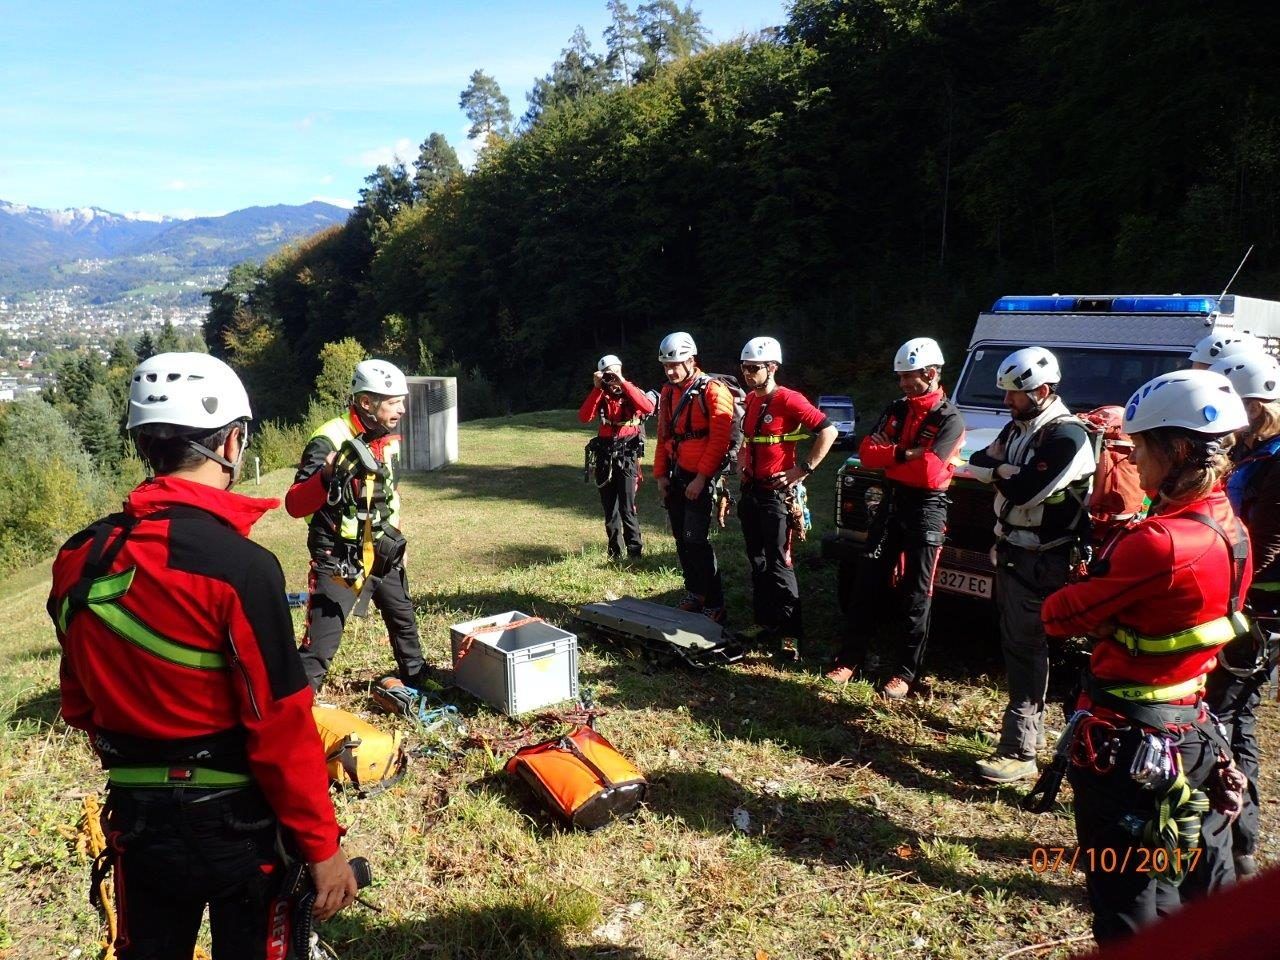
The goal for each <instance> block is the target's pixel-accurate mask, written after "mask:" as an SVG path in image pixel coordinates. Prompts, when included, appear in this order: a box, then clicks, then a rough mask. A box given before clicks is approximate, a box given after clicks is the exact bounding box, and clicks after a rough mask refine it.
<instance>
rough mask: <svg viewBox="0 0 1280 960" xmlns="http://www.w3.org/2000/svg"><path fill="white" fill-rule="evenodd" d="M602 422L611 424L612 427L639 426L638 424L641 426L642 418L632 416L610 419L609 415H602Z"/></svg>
mask: <svg viewBox="0 0 1280 960" xmlns="http://www.w3.org/2000/svg"><path fill="white" fill-rule="evenodd" d="M600 422H601V423H604V424H607V425H608V426H611V427H638V426H640V419H639V418H638V417H632V418H631V419H630V420H610V419H609V418H608V417H601V418H600Z"/></svg>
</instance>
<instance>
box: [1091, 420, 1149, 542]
mask: <svg viewBox="0 0 1280 960" xmlns="http://www.w3.org/2000/svg"><path fill="white" fill-rule="evenodd" d="M1076 417H1077V419H1078V420H1079V421H1080V422H1081V423H1082V424H1084V428H1085V430H1087V431H1088V432H1089V437H1090V439H1092V440H1093V444H1094V452H1095V454H1096V455H1097V459H1098V466H1097V468H1096V469H1095V470H1094V472H1093V488H1092V492H1091V493H1090V494H1089V500H1088V507H1089V516H1090V518H1091V519H1092V521H1093V534H1092V539H1093V542H1094V544H1095V545H1098V546H1100V545H1102V544H1104V543H1106V542H1107V541H1108V540H1109V539H1110V538H1111V535H1112V534H1113V533H1114V532H1115V531H1116V529H1118V528H1119V527H1123V526H1124V525H1125V524H1127V523H1128V522H1129V521H1130V520H1132V519H1133V518H1134V517H1135V516H1137V515H1138V514H1139V513H1141V512H1142V505H1143V503H1144V502H1145V500H1146V493H1145V492H1144V491H1143V489H1142V485H1141V484H1140V483H1139V482H1138V466H1137V464H1135V463H1134V462H1133V458H1132V456H1131V454H1132V452H1133V440H1132V439H1131V438H1130V437H1129V435H1128V434H1127V433H1125V432H1124V408H1122V407H1118V406H1113V405H1108V406H1104V407H1097V408H1096V409H1094V410H1090V411H1089V412H1088V413H1080V414H1076Z"/></svg>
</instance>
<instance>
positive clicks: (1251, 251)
mask: <svg viewBox="0 0 1280 960" xmlns="http://www.w3.org/2000/svg"><path fill="white" fill-rule="evenodd" d="M1251 253H1253V244H1252V243H1251V244H1249V249H1248V250H1246V251H1245V252H1244V256H1243V257H1241V258H1240V266H1238V267H1236V272H1235V273H1233V274H1232V275H1231V279H1230V280H1228V281H1227V285H1226V286H1225V287H1223V288H1222V292H1221V293H1220V294H1218V296H1219V297H1220V298H1221V297H1225V296H1226V295H1227V291H1228V290H1230V289H1231V285H1232V284H1233V283H1235V282H1236V277H1238V276H1240V271H1241V270H1243V269H1244V262H1245V261H1246V260H1248V259H1249V254H1251Z"/></svg>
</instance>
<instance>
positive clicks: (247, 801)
mask: <svg viewBox="0 0 1280 960" xmlns="http://www.w3.org/2000/svg"><path fill="white" fill-rule="evenodd" d="M220 793H221V794H222V795H219V794H220ZM202 798H206V799H202ZM102 826H103V833H104V834H105V835H106V837H107V843H108V846H109V847H114V848H116V849H117V851H118V852H117V854H116V860H115V884H114V888H115V899H116V920H117V939H116V943H115V949H116V956H118V957H119V958H120V960H191V955H192V952H193V950H194V949H195V944H196V935H197V934H198V933H199V931H200V921H201V919H202V917H203V914H204V908H205V905H206V904H207V905H208V907H209V928H210V932H211V933H212V936H213V956H214V960H261V958H264V957H266V956H267V945H268V941H269V940H270V939H271V923H270V920H271V917H272V916H273V914H274V913H277V912H278V911H279V910H281V909H285V907H284V906H283V905H282V904H279V903H277V902H276V900H277V896H278V894H279V892H280V887H281V881H282V879H283V874H284V864H283V862H282V861H281V860H280V858H279V856H278V854H277V852H276V846H275V844H276V820H275V816H274V815H273V814H272V812H271V808H270V807H269V806H268V805H267V802H266V800H264V799H263V797H262V794H261V793H260V792H259V791H258V790H257V789H256V788H250V789H247V790H237V791H235V792H233V793H229V794H228V793H225V792H222V791H214V790H195V789H191V788H182V787H177V788H163V789H134V788H123V787H112V788H111V792H110V796H109V797H108V800H107V806H106V810H105V812H104V814H103V824H102Z"/></svg>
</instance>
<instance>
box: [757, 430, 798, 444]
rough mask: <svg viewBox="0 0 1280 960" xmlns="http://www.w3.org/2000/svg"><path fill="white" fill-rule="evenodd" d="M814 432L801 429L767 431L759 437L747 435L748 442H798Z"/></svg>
mask: <svg viewBox="0 0 1280 960" xmlns="http://www.w3.org/2000/svg"><path fill="white" fill-rule="evenodd" d="M811 436H813V434H811V433H805V432H804V431H803V430H800V431H798V432H796V433H765V434H761V435H760V436H758V437H747V443H796V442H797V441H800V440H808V439H809V438H810V437H811Z"/></svg>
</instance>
